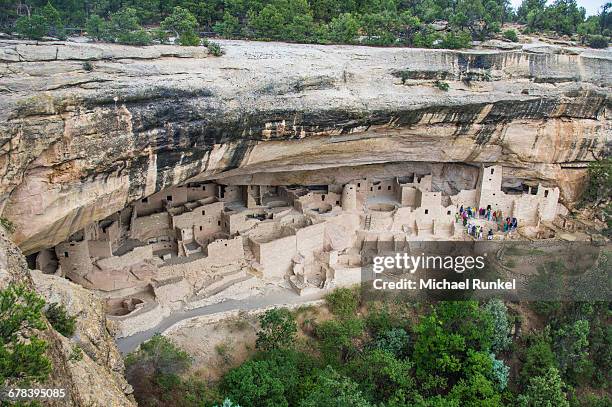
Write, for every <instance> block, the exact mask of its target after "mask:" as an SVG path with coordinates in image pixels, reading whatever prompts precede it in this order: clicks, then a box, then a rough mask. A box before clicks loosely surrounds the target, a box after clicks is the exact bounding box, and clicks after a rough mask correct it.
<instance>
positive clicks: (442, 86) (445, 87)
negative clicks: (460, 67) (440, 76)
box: [434, 81, 450, 92]
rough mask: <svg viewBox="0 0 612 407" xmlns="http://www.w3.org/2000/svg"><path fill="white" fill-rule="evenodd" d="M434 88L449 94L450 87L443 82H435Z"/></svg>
mask: <svg viewBox="0 0 612 407" xmlns="http://www.w3.org/2000/svg"><path fill="white" fill-rule="evenodd" d="M434 86H435V87H436V88H438V89H440V90H442V91H444V92H447V91H448V90H449V89H450V85H449V84H448V83H446V82H442V81H435V82H434Z"/></svg>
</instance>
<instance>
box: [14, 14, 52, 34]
mask: <svg viewBox="0 0 612 407" xmlns="http://www.w3.org/2000/svg"><path fill="white" fill-rule="evenodd" d="M15 31H16V32H17V34H19V35H21V36H23V37H25V38H29V39H31V40H39V39H41V38H42V37H44V36H45V35H47V33H48V32H49V23H48V22H47V19H46V18H45V17H43V16H41V15H37V14H34V15H32V16H23V17H19V19H18V20H17V21H16V22H15Z"/></svg>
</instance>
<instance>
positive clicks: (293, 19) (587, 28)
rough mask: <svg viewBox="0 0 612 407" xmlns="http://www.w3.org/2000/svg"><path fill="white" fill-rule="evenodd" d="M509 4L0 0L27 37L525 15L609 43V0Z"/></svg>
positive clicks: (457, 29) (425, 43)
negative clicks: (588, 5)
mask: <svg viewBox="0 0 612 407" xmlns="http://www.w3.org/2000/svg"><path fill="white" fill-rule="evenodd" d="M509 4H510V3H509V2H508V1H506V0H428V1H399V0H389V1H382V2H381V1H370V0H368V1H346V0H313V1H309V2H307V1H305V0H265V1H251V0H246V1H242V0H241V1H238V0H214V1H211V2H204V1H192V0H178V1H169V0H146V1H144V2H142V1H138V2H137V1H134V0H129V1H123V2H117V1H104V2H96V3H95V4H89V3H87V2H84V1H83V0H75V1H70V2H68V1H65V0H55V1H52V2H42V1H39V0H29V1H26V2H25V4H24V2H23V1H21V0H20V1H17V0H8V1H5V2H2V3H1V4H0V16H2V17H1V18H0V27H2V26H4V27H14V28H15V30H16V31H17V32H18V33H20V34H21V35H23V36H25V37H27V38H34V39H40V38H42V37H43V36H45V35H52V36H59V37H63V36H64V35H65V34H64V30H63V26H64V24H66V25H68V26H71V27H86V29H87V32H88V35H89V36H90V37H92V38H95V39H104V40H107V41H116V42H121V43H126V44H134V45H146V44H147V43H149V42H150V41H151V35H150V34H149V33H148V32H147V31H144V30H143V29H142V27H140V24H146V25H151V24H161V26H162V29H164V30H170V31H172V32H173V33H174V35H175V38H176V42H177V43H179V44H181V45H198V43H199V32H198V30H200V31H208V32H211V31H214V32H215V33H217V34H218V35H220V36H223V37H225V38H252V39H262V40H282V41H295V42H309V43H321V44H327V43H341V44H353V43H361V44H367V45H384V46H415V47H428V48H431V47H435V48H465V47H469V46H470V45H471V44H470V42H471V40H485V39H487V38H491V37H492V36H494V35H497V33H499V32H500V30H501V27H502V25H503V24H504V23H507V22H519V23H522V24H524V25H525V27H526V28H525V30H526V32H527V33H529V32H535V31H538V32H542V31H544V32H547V31H550V32H555V33H557V34H558V35H573V34H576V33H577V34H579V35H580V37H581V39H582V41H583V42H584V43H585V44H590V45H591V46H594V47H602V46H603V44H607V41H608V39H609V37H610V34H611V28H610V23H611V21H612V18H611V17H610V12H609V11H610V9H611V7H610V3H606V5H604V6H603V7H602V8H601V12H600V14H599V15H597V16H590V17H588V18H585V11H584V9H583V8H580V7H578V5H577V4H576V1H575V0H556V1H554V2H552V3H551V4H547V3H546V2H545V1H543V0H524V1H523V3H522V4H521V6H520V7H519V8H518V9H517V10H516V12H515V11H514V10H513V9H512V8H511V7H510V6H509ZM104 20H108V21H104ZM118 20H121V21H118ZM118 23H119V24H118ZM125 23H128V24H125ZM511 32H512V30H509V31H506V32H505V33H504V37H506V38H507V39H509V40H511V41H516V39H515V38H516V36H515V35H513V34H511ZM155 37H157V38H159V35H155Z"/></svg>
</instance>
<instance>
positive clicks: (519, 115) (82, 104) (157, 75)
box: [0, 41, 612, 252]
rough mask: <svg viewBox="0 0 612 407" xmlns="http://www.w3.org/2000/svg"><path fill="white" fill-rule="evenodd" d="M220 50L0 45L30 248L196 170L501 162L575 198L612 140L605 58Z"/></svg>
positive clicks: (7, 161)
mask: <svg viewBox="0 0 612 407" xmlns="http://www.w3.org/2000/svg"><path fill="white" fill-rule="evenodd" d="M222 45H223V47H224V48H225V50H226V55H224V56H222V57H212V56H208V55H206V51H205V49H204V48H200V47H198V48H180V47H174V46H153V47H146V48H137V47H123V46H116V45H100V44H63V43H54V44H49V43H47V44H41V45H36V44H27V43H16V42H2V43H0V61H1V62H2V65H0V75H1V77H0V94H1V95H2V98H1V99H0V208H1V210H2V216H4V217H7V218H9V219H10V220H12V221H13V222H14V223H15V224H16V226H17V231H16V232H15V235H14V239H15V240H16V242H17V243H18V244H19V245H20V247H21V248H22V249H23V250H24V251H25V252H33V251H36V250H39V249H41V248H43V247H49V246H52V245H54V244H56V243H58V242H60V241H62V240H64V239H65V238H67V237H68V236H69V235H70V234H71V233H73V232H75V231H77V230H79V229H80V228H82V227H83V226H84V225H86V224H88V223H90V222H92V221H94V220H98V219H102V218H104V217H106V216H108V215H110V214H112V213H113V212H115V211H117V210H119V209H121V208H123V207H124V206H126V204H128V203H129V202H132V201H134V200H136V199H140V198H142V197H144V196H147V195H150V194H151V193H153V192H155V191H159V190H161V189H163V188H166V187H168V186H171V185H175V184H177V183H181V182H184V181H185V180H187V179H190V178H193V177H197V178H198V179H225V180H226V182H228V183H232V182H235V183H267V184H274V183H300V182H307V183H311V184H316V183H318V182H319V183H325V182H330V181H334V180H338V179H340V178H342V177H343V174H345V175H344V176H348V175H346V174H347V171H348V172H349V173H350V171H352V170H351V169H354V171H357V172H359V171H362V172H363V171H364V168H366V169H367V170H365V171H367V172H368V173H369V174H378V173H379V172H384V171H387V172H388V171H389V170H388V168H393V165H396V166H400V167H401V165H405V164H406V163H410V165H413V166H419V165H424V166H430V167H431V166H432V165H433V166H435V167H436V169H435V170H436V171H437V172H439V173H441V174H446V175H447V176H449V177H450V178H451V183H452V182H453V181H452V177H453V176H456V177H458V178H461V177H462V176H463V175H464V174H465V173H466V172H469V171H470V168H469V167H468V166H469V165H478V164H479V163H500V164H502V165H504V166H505V167H506V168H505V170H504V171H507V172H505V175H507V176H510V177H515V178H517V179H519V178H520V179H524V180H531V181H533V182H542V183H545V184H547V185H556V186H559V187H560V188H561V190H562V200H563V202H564V203H565V204H566V205H571V204H572V203H573V202H574V201H575V200H576V199H577V197H578V195H579V193H580V191H581V186H582V185H583V181H584V179H583V177H584V173H585V170H584V166H585V162H587V161H590V160H593V159H594V158H595V157H598V156H601V155H602V154H603V153H604V150H605V149H606V148H609V145H610V140H611V131H610V85H611V84H612V75H611V72H612V54H611V53H609V52H607V51H594V50H576V49H572V50H569V49H565V50H564V49H550V48H546V47H537V46H525V47H524V49H521V50H512V51H466V52H460V51H445V50H421V49H391V48H368V47H351V46H313V45H297V44H293V45H292V44H280V43H257V42H240V41H224V42H223V43H222ZM435 80H441V81H445V82H447V83H448V84H449V85H450V89H449V90H448V91H443V90H440V89H438V88H437V87H436V86H434V81H435ZM430 163H442V164H430ZM445 163H447V164H445ZM382 164H392V165H390V166H387V165H382ZM365 165H368V166H369V167H361V169H359V166H365ZM339 167H341V168H342V169H343V171H339V170H337V169H338V168H339ZM397 168H399V167H397ZM313 170H317V171H313ZM270 173H275V174H276V175H278V177H276V176H275V174H270Z"/></svg>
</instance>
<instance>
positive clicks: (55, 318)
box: [45, 303, 76, 338]
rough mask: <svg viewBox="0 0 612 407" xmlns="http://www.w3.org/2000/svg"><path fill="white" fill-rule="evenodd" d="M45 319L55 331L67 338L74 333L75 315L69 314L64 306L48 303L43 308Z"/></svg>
mask: <svg viewBox="0 0 612 407" xmlns="http://www.w3.org/2000/svg"><path fill="white" fill-rule="evenodd" d="M45 316H46V317H47V320H48V321H49V323H50V324H51V326H52V327H53V329H55V330H56V331H57V332H59V333H61V334H62V335H64V336H65V337H67V338H69V337H71V336H72V335H74V331H75V329H76V316H70V315H68V313H67V312H66V308H65V307H64V306H63V305H61V304H57V303H52V304H49V306H48V307H47V309H46V310H45Z"/></svg>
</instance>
